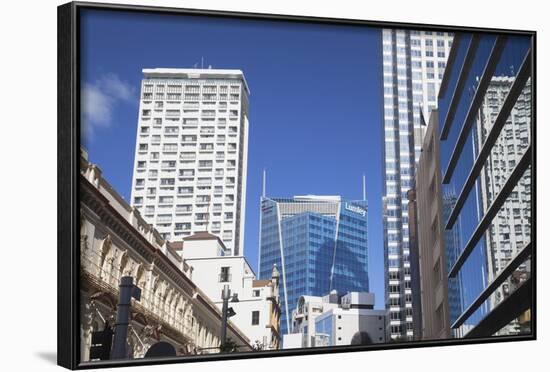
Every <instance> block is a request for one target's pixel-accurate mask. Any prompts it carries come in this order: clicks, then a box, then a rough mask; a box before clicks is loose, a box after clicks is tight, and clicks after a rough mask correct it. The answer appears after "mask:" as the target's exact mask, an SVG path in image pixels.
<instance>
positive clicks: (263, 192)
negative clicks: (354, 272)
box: [262, 168, 266, 198]
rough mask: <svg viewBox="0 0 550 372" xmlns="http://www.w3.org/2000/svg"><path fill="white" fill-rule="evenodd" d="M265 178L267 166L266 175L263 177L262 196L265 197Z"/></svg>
mask: <svg viewBox="0 0 550 372" xmlns="http://www.w3.org/2000/svg"><path fill="white" fill-rule="evenodd" d="M265 178H266V175H265V168H264V175H263V179H262V198H265Z"/></svg>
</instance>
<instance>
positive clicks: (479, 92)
mask: <svg viewBox="0 0 550 372" xmlns="http://www.w3.org/2000/svg"><path fill="white" fill-rule="evenodd" d="M531 49H532V40H531V37H530V36H504V35H495V34H468V33H462V34H457V35H455V39H454V42H453V47H452V50H451V53H450V56H449V60H448V64H447V71H445V76H444V79H443V81H442V85H441V89H440V92H439V119H440V121H439V127H440V133H441V138H440V139H441V146H440V148H441V174H442V175H443V181H442V183H443V185H442V186H443V192H444V195H446V196H447V197H448V198H449V199H452V202H451V203H448V208H449V209H448V213H445V216H444V217H445V218H444V221H443V224H444V228H445V230H446V232H447V239H446V240H447V244H446V249H447V251H448V252H447V256H448V257H450V258H452V260H453V262H452V263H451V265H449V266H450V270H449V274H448V275H449V285H450V286H451V285H452V286H455V287H456V288H453V289H454V290H453V292H454V293H456V294H458V296H459V298H458V299H455V300H453V301H454V302H453V304H452V308H453V309H454V311H452V312H451V313H452V314H451V328H452V329H453V330H454V333H455V335H456V336H459V337H488V336H492V335H517V334H524V333H530V332H531V322H530V319H531V311H532V309H531V307H532V296H533V292H532V284H531V255H532V254H533V253H534V251H533V249H534V248H533V247H532V243H531V221H532V209H531V207H532V199H531V197H532V183H531V178H532V173H531V172H532V170H531V167H532V161H533V156H534V152H533V151H532V149H531V133H532V120H531V114H532V105H533V101H532V98H531V75H532V63H533V61H532V51H531ZM450 241H452V242H453V244H448V242H450Z"/></svg>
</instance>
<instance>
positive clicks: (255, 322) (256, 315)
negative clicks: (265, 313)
mask: <svg viewBox="0 0 550 372" xmlns="http://www.w3.org/2000/svg"><path fill="white" fill-rule="evenodd" d="M258 324H260V312H259V311H253V312H252V325H258Z"/></svg>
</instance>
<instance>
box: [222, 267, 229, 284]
mask: <svg viewBox="0 0 550 372" xmlns="http://www.w3.org/2000/svg"><path fill="white" fill-rule="evenodd" d="M230 280H231V275H230V273H229V266H224V267H222V268H221V271H220V282H222V283H223V282H229V281H230Z"/></svg>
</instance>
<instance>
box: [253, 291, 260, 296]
mask: <svg viewBox="0 0 550 372" xmlns="http://www.w3.org/2000/svg"><path fill="white" fill-rule="evenodd" d="M252 297H260V290H259V289H255V290H253V291H252Z"/></svg>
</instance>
